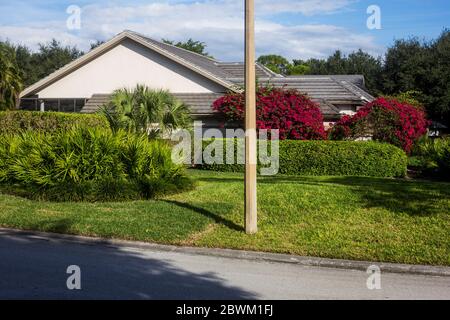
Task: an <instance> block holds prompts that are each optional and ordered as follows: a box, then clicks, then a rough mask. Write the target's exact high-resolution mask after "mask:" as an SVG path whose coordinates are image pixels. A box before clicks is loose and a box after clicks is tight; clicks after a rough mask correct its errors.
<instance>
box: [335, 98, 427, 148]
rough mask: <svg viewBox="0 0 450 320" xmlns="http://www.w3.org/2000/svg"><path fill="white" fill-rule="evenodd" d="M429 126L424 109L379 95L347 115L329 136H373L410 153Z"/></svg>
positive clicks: (339, 137) (356, 137) (355, 137)
mask: <svg viewBox="0 0 450 320" xmlns="http://www.w3.org/2000/svg"><path fill="white" fill-rule="evenodd" d="M428 125H429V121H428V120H427V119H426V115H425V112H424V111H423V110H422V109H421V108H418V107H415V106H412V105H409V104H407V103H401V102H399V101H397V100H395V99H391V98H378V99H376V100H374V101H373V102H370V103H367V104H366V105H365V106H364V107H363V108H361V109H360V110H359V111H358V112H357V113H356V114H355V115H354V116H352V117H350V116H344V117H343V118H342V119H341V120H340V121H338V122H337V123H336V124H335V125H334V126H333V127H332V128H331V129H330V130H329V138H330V139H333V140H345V139H358V138H365V137H372V139H373V140H377V141H382V142H387V143H391V144H393V145H396V146H398V147H400V148H402V149H403V150H405V151H406V152H407V153H410V152H411V150H412V148H413V146H414V144H415V143H416V141H417V140H418V139H419V138H420V137H422V136H423V135H425V133H426V132H427V127H428Z"/></svg>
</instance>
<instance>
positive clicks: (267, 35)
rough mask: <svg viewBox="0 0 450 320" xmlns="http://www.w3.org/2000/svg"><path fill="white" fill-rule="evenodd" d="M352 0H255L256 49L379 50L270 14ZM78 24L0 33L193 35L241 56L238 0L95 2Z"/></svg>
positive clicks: (17, 36) (40, 38) (67, 38)
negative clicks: (74, 27)
mask: <svg viewBox="0 0 450 320" xmlns="http://www.w3.org/2000/svg"><path fill="white" fill-rule="evenodd" d="M354 1H355V0H303V1H300V0H276V1H274V0H257V2H256V3H257V7H258V10H257V12H258V14H257V22H256V34H257V51H258V54H267V53H278V54H282V55H284V56H286V57H288V58H309V57H323V56H327V55H328V54H330V53H331V52H333V51H334V50H336V49H341V50H343V51H344V52H349V51H353V50H355V49H359V48H362V49H365V50H368V51H370V52H373V53H375V52H379V51H380V48H378V47H377V46H376V45H375V44H374V39H373V38H372V37H369V36H366V35H364V34H358V33H355V32H351V31H349V30H347V29H344V28H340V27H337V26H333V25H302V24H298V25H295V24H294V25H293V24H292V23H291V24H289V25H287V24H283V23H281V22H277V21H279V19H275V18H274V17H273V16H274V15H276V14H281V13H285V12H290V13H301V14H304V15H313V14H331V13H333V12H335V11H337V10H345V9H346V8H347V6H348V5H349V4H350V3H353V2H354ZM82 9H83V11H82V29H81V30H79V31H76V32H70V31H69V30H67V29H66V22H65V20H64V19H60V20H52V21H47V22H45V23H39V24H37V23H33V24H31V23H30V24H28V25H19V26H7V25H6V26H5V25H4V26H2V25H0V38H9V39H10V40H12V41H14V42H21V43H25V44H27V45H30V46H33V47H36V45H37V43H39V42H46V41H49V40H51V39H52V38H56V39H58V40H62V41H63V43H65V44H73V45H77V46H79V47H80V48H82V49H85V50H86V49H88V48H89V43H90V42H93V41H94V40H95V39H102V40H105V39H108V38H111V37H112V36H114V35H115V34H117V33H119V32H121V31H123V30H124V29H129V30H134V31H137V32H141V33H143V34H145V35H148V36H150V37H152V38H155V39H160V38H168V39H174V40H185V39H187V38H193V39H196V40H197V39H198V40H201V41H204V42H205V43H207V44H208V51H209V52H210V53H211V54H212V55H214V56H215V57H217V58H218V59H221V60H227V61H231V60H234V61H239V60H242V59H243V58H242V57H243V48H244V43H243V1H241V0H206V1H197V2H186V1H185V2H180V1H176V2H173V1H170V2H161V1H159V2H154V3H151V4H141V5H137V4H135V5H131V4H123V5H120V4H117V3H116V4H115V5H111V4H109V2H108V3H106V2H97V3H96V4H91V5H86V6H84V7H83V8H82Z"/></svg>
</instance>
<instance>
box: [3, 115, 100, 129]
mask: <svg viewBox="0 0 450 320" xmlns="http://www.w3.org/2000/svg"><path fill="white" fill-rule="evenodd" d="M78 125H86V126H88V127H90V128H108V126H109V125H108V122H107V121H106V119H105V118H104V117H102V116H100V115H92V114H89V115H87V114H77V113H63V112H38V111H7V112H0V134H14V133H18V132H19V131H22V130H25V131H26V130H31V131H37V132H44V133H52V132H57V131H65V130H68V129H70V128H73V127H75V126H78Z"/></svg>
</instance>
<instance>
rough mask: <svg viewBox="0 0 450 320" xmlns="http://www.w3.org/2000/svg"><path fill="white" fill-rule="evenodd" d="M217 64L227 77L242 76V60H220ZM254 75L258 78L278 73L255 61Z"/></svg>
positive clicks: (243, 65) (243, 71) (243, 72)
mask: <svg viewBox="0 0 450 320" xmlns="http://www.w3.org/2000/svg"><path fill="white" fill-rule="evenodd" d="M218 66H219V67H220V68H221V69H223V70H225V72H227V73H228V76H227V78H244V74H245V64H244V63H243V62H220V63H219V64H218ZM256 76H257V77H258V78H266V77H273V76H279V75H276V74H275V73H273V72H271V71H270V70H268V69H266V68H264V67H263V66H261V65H260V64H258V63H257V64H256Z"/></svg>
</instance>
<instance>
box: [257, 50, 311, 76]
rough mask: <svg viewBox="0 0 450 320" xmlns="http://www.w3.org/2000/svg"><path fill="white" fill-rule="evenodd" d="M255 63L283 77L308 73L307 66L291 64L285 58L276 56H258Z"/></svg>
mask: <svg viewBox="0 0 450 320" xmlns="http://www.w3.org/2000/svg"><path fill="white" fill-rule="evenodd" d="M257 62H258V63H260V64H262V65H263V66H265V67H267V68H268V69H270V70H272V71H273V72H275V73H278V74H283V75H290V76H293V75H302V74H305V73H307V72H309V67H308V66H307V65H304V64H302V65H300V64H292V63H290V62H289V61H288V60H287V59H286V58H285V57H283V56H280V55H276V54H269V55H263V56H260V57H259V58H258V60H257Z"/></svg>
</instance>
